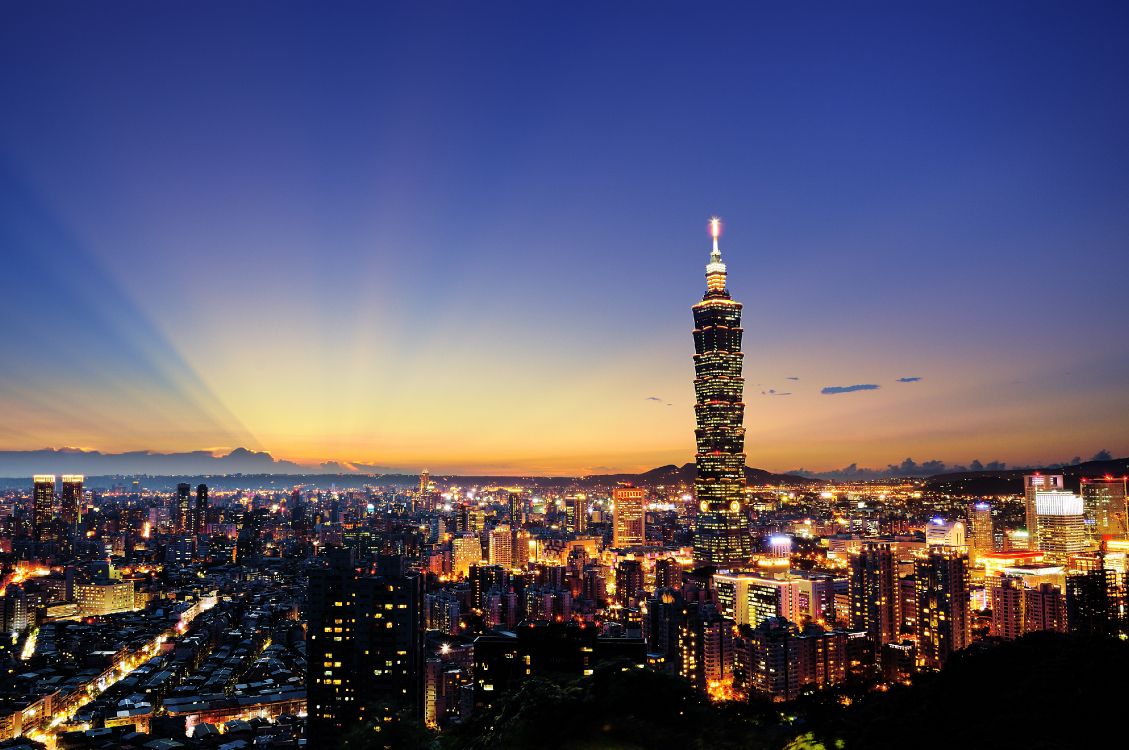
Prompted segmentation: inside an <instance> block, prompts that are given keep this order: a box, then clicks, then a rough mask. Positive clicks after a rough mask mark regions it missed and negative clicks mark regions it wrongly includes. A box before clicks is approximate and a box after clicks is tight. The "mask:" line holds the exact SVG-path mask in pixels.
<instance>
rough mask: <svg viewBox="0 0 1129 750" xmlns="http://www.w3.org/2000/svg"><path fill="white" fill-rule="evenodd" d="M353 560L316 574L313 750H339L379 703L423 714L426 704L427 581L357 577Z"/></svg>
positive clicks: (309, 689) (337, 559)
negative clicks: (342, 741) (344, 732)
mask: <svg viewBox="0 0 1129 750" xmlns="http://www.w3.org/2000/svg"><path fill="white" fill-rule="evenodd" d="M353 565H354V560H353V552H352V550H349V549H338V550H334V551H333V554H332V556H331V559H330V565H329V567H327V568H321V569H315V570H311V571H310V574H309V576H310V577H309V588H308V589H307V602H306V618H307V622H308V626H307V628H308V629H307V632H308V634H309V635H308V638H307V640H306V653H307V657H306V658H307V659H308V660H309V665H310V668H309V670H308V671H307V675H306V695H307V710H308V712H309V732H308V736H309V738H310V739H309V743H310V744H309V747H311V748H335V747H340V736H341V731H342V730H343V729H347V728H349V727H352V726H355V725H357V724H358V723H360V722H363V721H364V720H365V719H366V718H368V717H367V716H366V713H365V712H366V710H367V708H368V706H369V705H370V704H371V703H372V702H373V701H374V700H382V701H387V702H388V703H389V704H394V707H393V709H392V710H397V709H398V708H399V707H400V706H404V707H407V708H409V709H415V710H416V711H418V710H419V709H420V707H421V704H422V690H423V683H422V679H421V674H422V669H421V666H422V664H421V660H422V655H423V633H424V611H423V589H422V583H421V578H420V577H419V576H418V575H417V574H412V575H403V574H399V573H395V572H394V571H391V570H390V571H389V573H388V574H384V575H359V574H358V573H357V572H356V570H355V568H354V567H353Z"/></svg>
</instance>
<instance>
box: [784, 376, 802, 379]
mask: <svg viewBox="0 0 1129 750" xmlns="http://www.w3.org/2000/svg"><path fill="white" fill-rule="evenodd" d="M784 379H785V380H799V378H797V377H796V376H795V375H789V376H788V377H786V378H784Z"/></svg>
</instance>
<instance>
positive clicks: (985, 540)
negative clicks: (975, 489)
mask: <svg viewBox="0 0 1129 750" xmlns="http://www.w3.org/2000/svg"><path fill="white" fill-rule="evenodd" d="M968 523H969V526H971V527H972V528H971V531H972V544H970V545H969V555H968V556H969V560H970V562H971V563H972V564H973V565H975V564H976V563H977V561H979V559H980V556H981V555H986V554H988V553H989V552H995V550H996V538H995V533H996V530H995V527H994V526H993V524H992V506H991V505H989V504H988V503H973V504H972V505H971V506H969V509H968Z"/></svg>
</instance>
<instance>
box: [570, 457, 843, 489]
mask: <svg viewBox="0 0 1129 750" xmlns="http://www.w3.org/2000/svg"><path fill="white" fill-rule="evenodd" d="M697 475H698V469H697V467H696V466H695V465H694V464H693V463H688V464H683V465H682V466H676V465H674V464H667V465H666V466H659V467H657V468H654V469H650V470H648V471H644V472H642V473H640V474H593V475H591V476H587V477H582V478H581V480H580V481H581V482H582V483H583V484H585V485H588V486H607V485H612V484H617V483H621V482H630V483H632V484H637V485H640V486H655V485H677V484H686V485H690V484H693V483H694V479H695V478H696V477H697ZM745 478H746V480H747V481H748V482H749V484H755V485H766V484H768V485H777V486H781V485H789V486H791V485H806V484H822V483H825V482H824V480H822V479H811V478H809V477H802V476H799V475H797V474H774V473H772V472H771V471H765V470H764V469H754V468H752V467H751V466H746V467H745Z"/></svg>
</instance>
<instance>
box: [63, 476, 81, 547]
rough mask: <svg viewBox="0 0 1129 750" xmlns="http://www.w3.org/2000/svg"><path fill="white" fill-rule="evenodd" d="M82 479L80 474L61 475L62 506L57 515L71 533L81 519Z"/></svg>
mask: <svg viewBox="0 0 1129 750" xmlns="http://www.w3.org/2000/svg"><path fill="white" fill-rule="evenodd" d="M83 479H84V477H83V476H82V475H81V474H64V475H63V496H62V508H61V509H60V512H59V516H60V518H62V519H63V523H65V524H66V525H67V528H68V529H69V530H70V533H72V534H73V533H75V532H76V531H77V530H78V525H79V523H80V522H81V521H82V483H83Z"/></svg>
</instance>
